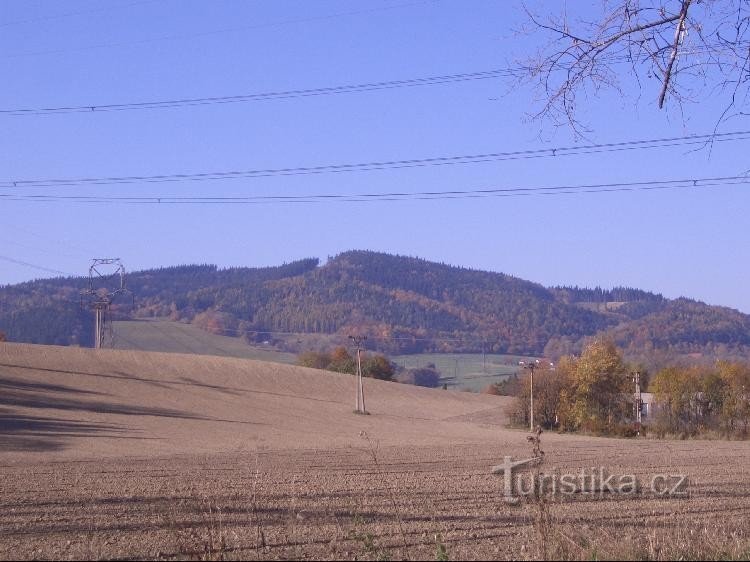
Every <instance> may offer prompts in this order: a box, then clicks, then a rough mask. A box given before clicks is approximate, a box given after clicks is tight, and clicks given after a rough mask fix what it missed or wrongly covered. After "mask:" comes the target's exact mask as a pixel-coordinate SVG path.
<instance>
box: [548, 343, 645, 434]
mask: <svg viewBox="0 0 750 562" xmlns="http://www.w3.org/2000/svg"><path fill="white" fill-rule="evenodd" d="M557 370H558V371H560V373H561V375H562V376H563V377H564V378H565V384H564V386H563V387H562V388H561V391H560V405H561V407H560V409H559V417H560V425H561V426H562V427H563V428H564V429H568V430H578V429H584V430H588V431H604V432H606V431H611V430H613V429H615V427H616V426H617V425H618V424H621V423H622V422H623V421H625V420H626V419H627V418H628V417H629V415H630V411H631V407H632V402H633V399H632V393H631V392H630V391H631V388H630V373H629V369H628V367H627V366H626V365H625V363H624V362H623V359H622V354H621V353H620V351H619V350H618V349H617V347H616V346H615V344H614V343H613V342H612V341H609V340H604V339H597V340H594V341H593V342H591V343H590V344H589V345H587V346H586V347H585V348H584V350H583V353H582V354H581V356H580V357H578V358H574V357H567V358H564V359H563V360H561V361H560V362H559V363H558V367H557Z"/></svg>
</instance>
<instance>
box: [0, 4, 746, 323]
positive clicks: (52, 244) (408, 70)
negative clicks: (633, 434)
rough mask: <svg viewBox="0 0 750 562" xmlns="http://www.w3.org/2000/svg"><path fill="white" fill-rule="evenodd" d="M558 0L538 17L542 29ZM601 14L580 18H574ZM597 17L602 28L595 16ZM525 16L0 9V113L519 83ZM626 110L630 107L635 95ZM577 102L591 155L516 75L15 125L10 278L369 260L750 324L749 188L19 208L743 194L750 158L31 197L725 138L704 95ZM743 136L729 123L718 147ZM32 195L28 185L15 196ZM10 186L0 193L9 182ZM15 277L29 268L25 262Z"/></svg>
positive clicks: (622, 161) (612, 158) (654, 155)
mask: <svg viewBox="0 0 750 562" xmlns="http://www.w3.org/2000/svg"><path fill="white" fill-rule="evenodd" d="M552 5H554V4H553V3H540V4H538V5H537V6H538V7H537V9H538V10H539V11H543V10H544V9H545V7H546V6H552ZM576 9H579V10H581V11H583V12H584V13H585V11H586V10H588V9H589V8H588V7H587V5H586V4H583V3H576ZM592 13H593V12H592ZM522 21H523V12H522V10H521V9H520V2H514V1H499V0H498V1H497V2H489V1H485V2H479V1H474V2H468V1H464V0H437V1H417V0H412V1H409V0H401V1H390V0H388V1H382V2H375V1H370V0H362V1H357V2H353V1H344V0H317V1H310V0H305V1H289V0H281V1H270V0H269V1H244V2H241V1H229V0H215V1H211V2H207V1H206V2H196V1H186V0H142V1H133V0H130V1H129V0H116V1H115V0H111V1H109V0H107V1H93V0H76V1H72V0H71V1H68V2H50V1H41V0H18V1H17V0H0V72H1V73H2V76H4V77H5V78H4V80H3V86H2V88H0V110H12V109H35V108H50V107H51V108H57V107H68V106H75V107H78V106H103V105H108V104H121V103H124V104H129V103H136V102H149V101H159V100H177V99H188V98H207V97H214V96H219V97H222V96H234V95H245V94H259V93H266V92H283V91H292V90H306V89H317V88H329V87H337V86H345V85H352V84H364V83H375V82H384V81H389V82H390V81H395V80H413V79H416V78H425V77H431V76H444V75H454V74H462V73H473V72H482V71H490V70H496V69H503V68H508V67H512V66H513V65H514V60H516V58H517V57H519V56H523V55H526V54H529V53H530V51H531V50H532V49H533V48H534V45H535V44H536V43H535V42H536V41H538V39H535V38H534V37H524V36H519V35H517V34H516V33H514V30H516V29H518V28H519V27H520V26H521V23H522ZM630 93H632V90H631V91H630ZM657 95H658V84H655V83H651V84H644V85H643V89H642V91H641V93H640V99H639V101H637V102H636V101H635V100H634V99H633V98H628V99H626V100H621V99H620V98H619V97H618V96H616V95H612V94H607V95H604V96H602V97H599V98H594V97H591V98H590V99H588V100H582V102H583V103H582V108H581V111H580V116H581V118H582V119H583V120H585V121H586V122H587V123H588V125H589V126H590V127H591V129H592V132H591V133H590V134H588V135H587V138H586V139H575V138H574V137H573V135H572V134H571V132H570V131H568V130H566V129H558V130H553V129H552V128H551V127H549V126H547V127H542V126H540V124H538V123H534V122H529V120H528V118H527V115H528V113H529V112H531V111H533V110H534V109H535V108H537V107H538V106H537V105H536V104H535V99H534V98H535V93H534V92H533V91H532V90H531V89H530V88H528V87H523V86H519V85H517V84H514V83H513V82H512V81H511V80H510V79H508V78H504V77H496V78H492V79H483V80H470V81H460V82H453V83H447V84H440V85H434V84H433V85H426V86H412V87H401V88H393V87H389V88H383V89H377V90H371V91H359V92H347V93H335V94H330V95H315V96H282V97H281V98H276V99H266V100H257V99H256V100H252V101H243V102H240V103H213V104H207V105H189V106H184V105H181V106H178V107H169V108H157V109H140V110H126V111H109V112H103V111H100V110H95V111H88V112H73V113H63V114H59V113H53V114H43V115H36V114H34V115H18V114H8V113H7V112H6V113H0V131H1V133H0V185H4V186H5V187H0V194H2V195H5V196H6V197H4V198H3V199H0V228H1V229H2V230H1V233H2V234H1V237H0V240H1V241H2V249H1V250H0V256H2V258H3V259H1V260H0V283H2V284H5V283H15V282H19V281H23V280H28V279H33V278H38V277H47V276H50V275H52V274H51V273H48V272H45V271H44V270H40V269H34V268H33V267H30V265H24V264H21V263H17V262H24V263H25V264H31V265H35V266H40V267H44V268H47V269H49V270H55V271H60V272H65V273H71V274H85V273H86V272H87V270H88V265H89V261H90V259H91V258H94V257H119V258H121V259H122V260H123V263H124V264H125V266H126V268H127V269H129V270H138V269H145V268H150V267H158V266H162V265H177V264H188V263H215V264H217V265H219V266H221V267H225V266H265V265H276V264H280V263H283V262H288V261H292V260H295V259H299V258H304V257H320V258H321V259H323V260H325V259H326V258H327V257H328V256H332V255H335V254H337V253H339V252H342V251H345V250H350V249H369V250H378V251H385V252H389V253H396V254H402V255H411V256H418V257H423V258H426V259H429V260H434V261H441V262H445V263H449V264H454V265H461V266H467V267H473V268H477V269H484V270H490V271H500V272H504V273H508V274H511V275H515V276H518V277H521V278H524V279H529V280H531V281H536V282H539V283H542V284H544V285H547V286H550V285H558V284H559V285H579V286H589V287H592V286H597V285H598V286H602V287H605V288H609V287H613V286H619V285H624V286H632V287H638V288H642V289H646V290H651V291H654V292H659V293H662V294H664V295H665V296H667V297H678V296H686V297H690V298H695V299H699V300H703V301H705V302H708V303H709V304H717V305H724V306H729V307H732V308H737V309H739V310H741V311H743V312H746V313H750V292H749V291H748V289H747V286H748V278H749V277H750V271H749V269H750V260H748V242H749V241H750V240H749V238H750V235H749V234H748V228H747V226H748V221H747V219H746V214H747V210H748V203H749V202H750V193H749V192H748V187H747V186H746V185H734V186H720V187H714V188H701V189H665V190H637V191H623V192H607V193H576V194H562V195H555V196H549V195H542V194H538V193H536V194H527V195H525V196H513V197H481V198H465V197H462V198H452V199H445V198H443V199H438V200H424V199H414V198H412V199H410V200H406V201H393V200H375V201H369V202H361V201H348V202H342V201H335V200H327V201H322V202H321V201H318V202H315V203H299V202H295V203H288V202H287V203H284V202H268V200H264V201H263V202H261V203H258V202H255V203H251V204H217V203H210V204H208V203H206V204H171V203H167V202H162V203H147V204H133V203H122V202H119V203H116V202H111V201H109V202H101V203H91V202H75V201H73V200H64V201H61V200H56V201H44V202H42V201H38V200H37V201H31V200H28V199H25V200H14V198H13V197H7V196H9V195H10V196H14V195H22V196H24V197H26V196H28V195H64V196H86V195H93V196H108V197H111V196H122V197H127V196H152V197H157V198H164V199H168V198H169V197H185V196H210V197H231V196H240V197H243V196H244V197H247V196H269V195H272V196H289V195H311V194H316V195H317V194H344V195H351V194H377V193H392V192H400V193H414V192H425V191H465V190H477V189H494V188H508V187H510V188H517V187H540V186H541V187H545V186H556V185H583V184H586V185H588V184H602V183H612V182H639V181H652V180H673V179H683V178H696V177H697V178H703V177H718V176H736V175H739V174H743V173H746V172H747V171H748V170H749V169H750V163H748V156H747V155H748V141H742V140H739V141H734V142H725V143H716V144H715V145H714V147H713V149H712V150H710V151H709V150H706V149H704V150H698V151H694V150H692V149H691V147H686V146H677V147H672V148H655V149H650V150H631V151H619V152H597V153H594V154H585V155H575V156H556V157H544V158H536V159H516V160H504V161H496V160H495V161H489V162H473V163H464V164H458V165H451V166H420V167H403V166H401V167H397V168H391V169H385V170H383V169H378V170H372V169H370V170H365V171H354V172H346V173H320V174H304V175H278V174H276V175H272V176H268V175H266V176H263V177H240V178H232V179H220V180H217V179H211V180H206V181H194V180H190V181H174V182H172V181H170V182H160V183H154V182H145V181H140V180H138V181H132V182H129V183H121V184H116V183H115V184H112V183H104V184H102V182H98V183H97V184H95V185H82V184H81V183H80V182H78V183H75V182H74V183H73V185H62V186H53V187H39V186H37V187H29V186H28V184H24V183H23V182H24V181H27V180H44V179H50V178H52V179H80V178H111V177H125V176H156V175H174V174H201V173H206V172H226V171H246V170H259V169H286V168H299V167H314V166H321V165H338V164H352V163H363V162H365V163H366V162H383V161H391V160H410V159H422V158H433V157H443V156H456V155H472V154H487V153H498V152H510V151H521V150H538V149H545V148H556V147H567V146H573V145H576V144H579V145H580V144H592V143H593V144H600V143H611V142H622V141H630V140H640V139H655V138H664V137H680V136H684V135H691V134H706V133H710V132H711V131H712V130H713V128H714V125H715V122H716V118H717V115H718V113H719V112H720V111H721V106H720V105H719V104H718V102H717V101H716V100H714V99H712V98H711V97H709V98H708V99H703V100H701V101H700V102H698V103H695V104H691V105H688V106H686V107H685V112H684V113H681V112H680V111H678V110H677V109H675V108H672V109H670V110H667V111H660V110H658V109H657V108H656V98H657ZM743 129H750V121H748V120H747V118H745V119H744V120H742V119H740V120H735V121H729V122H727V123H725V124H723V125H722V127H721V128H720V130H721V131H725V132H731V131H741V130H743ZM14 181H20V182H21V183H20V184H17V185H18V186H17V187H13V186H12V184H9V183H8V182H14ZM3 182H5V183H3ZM11 260H15V262H14V261H11Z"/></svg>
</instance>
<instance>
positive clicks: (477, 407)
mask: <svg viewBox="0 0 750 562" xmlns="http://www.w3.org/2000/svg"><path fill="white" fill-rule="evenodd" d="M353 383H354V378H353V377H351V376H350V375H341V374H336V373H328V372H323V371H316V370H311V369H304V368H297V367H290V366H286V365H279V364H272V363H263V362H256V361H250V360H243V359H231V358H219V357H207V356H195V355H189V356H188V355H178V354H163V353H146V352H132V351H116V350H100V351H94V350H87V349H74V348H60V347H51V346H32V345H22V344H0V558H2V559H13V558H23V559H33V558H36V559H51V558H63V559H67V558H76V559H77V558H87V559H91V558H118V559H140V558H215V559H221V558H232V559H246V558H250V559H255V558H261V559H273V558H316V559H317V558H329V559H336V558H347V559H355V558H357V559H367V558H370V559H387V558H391V559H397V558H410V559H418V558H426V559H435V558H444V557H445V556H447V557H450V558H451V559H460V558H470V559H480V558H497V557H499V558H530V557H534V556H539V555H540V554H541V551H542V549H543V548H544V547H546V548H547V549H548V550H547V554H548V555H553V556H561V557H568V558H591V557H592V556H594V557H597V558H602V557H604V558H616V557H619V556H625V557H640V558H667V559H668V558H675V557H680V556H683V557H686V556H687V557H691V556H692V557H696V556H706V555H713V556H714V557H742V556H744V557H747V556H748V554H750V546H749V545H750V542H748V532H749V531H750V523H748V521H747V520H748V514H750V501H749V497H750V490H749V489H748V482H749V481H750V479H749V477H750V468H748V467H749V463H748V461H749V460H750V444H748V443H747V442H725V441H656V440H649V439H633V440H624V439H604V438H594V437H584V436H570V435H558V434H553V433H545V434H544V435H543V436H542V440H543V442H542V448H543V449H544V450H545V453H546V455H545V460H544V463H543V465H542V467H541V470H542V471H543V472H545V473H547V474H557V475H562V474H573V475H578V474H580V473H581V471H582V470H583V471H584V475H586V474H588V475H589V476H590V475H591V474H592V473H595V472H598V470H599V467H603V468H604V469H605V470H606V471H607V473H608V474H611V475H615V483H616V482H617V478H619V477H620V476H622V475H631V474H632V475H633V476H634V477H635V478H637V480H638V481H639V483H640V484H641V490H640V491H639V492H638V493H633V494H620V493H616V492H614V493H613V492H607V491H606V490H605V489H603V488H602V487H601V486H594V489H595V490H599V491H594V492H591V491H590V490H591V487H590V486H589V487H588V490H589V492H590V493H585V490H580V489H579V490H578V491H577V493H575V494H571V495H557V496H555V497H550V498H549V499H548V503H546V504H541V505H540V503H539V502H533V501H532V502H524V501H522V502H521V503H520V504H519V505H515V506H514V505H510V504H509V503H507V502H505V501H504V500H503V483H504V480H503V477H502V476H498V475H493V474H492V473H491V467H492V466H493V465H497V464H500V463H501V462H502V461H503V458H504V457H505V456H512V457H513V458H514V459H521V458H528V457H529V456H530V448H529V445H528V443H527V441H526V435H527V434H526V433H525V432H523V431H518V430H510V429H507V428H506V427H505V423H506V420H505V416H504V409H505V407H506V406H507V405H508V399H505V398H502V397H496V396H486V395H475V394H469V393H460V392H452V391H443V390H430V389H422V388H416V387H410V386H406V385H400V384H397V383H386V382H381V381H374V380H366V381H365V385H366V386H365V393H366V398H367V409H368V410H369V412H370V415H368V416H362V415H355V414H354V413H353V409H354V384H353ZM660 474H664V475H667V476H669V475H678V474H686V475H688V486H687V488H686V489H685V491H686V492H687V493H686V494H681V495H679V496H668V495H664V496H663V495H660V494H658V493H656V492H655V491H654V490H652V487H651V481H652V479H653V478H654V476H657V475H660ZM669 481H670V482H674V481H676V480H674V479H672V480H669ZM657 482H658V483H661V481H659V480H657ZM584 487H586V486H584ZM579 488H580V486H579ZM662 489H663V486H659V490H658V491H661V490H662ZM545 505H546V506H547V509H548V511H549V513H550V516H551V517H550V519H549V522H548V523H547V524H544V521H546V519H545V518H544V517H542V518H541V521H542V522H541V523H540V522H539V518H540V514H542V515H543V514H544V513H545V507H544V506H545Z"/></svg>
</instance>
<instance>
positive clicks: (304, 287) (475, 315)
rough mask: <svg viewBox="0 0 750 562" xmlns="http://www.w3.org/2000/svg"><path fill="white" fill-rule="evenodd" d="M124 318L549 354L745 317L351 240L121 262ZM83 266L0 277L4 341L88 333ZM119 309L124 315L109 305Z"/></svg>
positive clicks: (740, 321) (722, 339)
mask: <svg viewBox="0 0 750 562" xmlns="http://www.w3.org/2000/svg"><path fill="white" fill-rule="evenodd" d="M127 285H128V287H129V288H130V290H131V291H133V293H134V294H135V307H134V309H133V310H132V312H130V314H131V315H132V316H133V317H136V318H150V317H159V318H165V317H168V318H170V319H172V320H174V321H182V322H190V323H193V324H195V325H197V326H199V327H201V328H203V329H205V330H208V331H212V332H215V333H222V334H229V335H239V336H243V337H245V338H246V339H247V340H248V341H251V342H252V341H266V340H272V339H274V333H308V334H309V333H317V334H348V333H351V332H358V333H364V334H368V335H369V337H370V341H369V342H368V346H369V347H376V348H379V349H380V350H382V351H387V352H391V353H396V352H400V353H418V352H422V351H444V352H465V353H469V352H482V351H486V352H493V353H514V354H528V355H541V354H546V355H549V356H555V355H560V354H563V353H569V352H575V351H578V350H580V348H581V346H582V345H583V343H584V342H585V340H586V338H589V337H592V336H594V335H597V334H607V335H608V336H610V337H612V338H614V339H615V341H616V342H617V343H618V344H619V345H621V346H622V347H624V348H626V349H627V350H628V351H629V352H630V353H632V354H635V355H638V354H641V353H646V352H650V351H653V350H654V349H660V350H669V351H674V352H676V353H703V354H708V355H711V356H726V355H743V356H750V353H748V350H750V316H748V315H745V314H741V313H740V312H738V311H736V310H732V309H728V308H723V307H715V306H709V305H706V304H704V303H700V302H697V301H691V300H688V299H676V300H669V299H665V298H664V297H662V296H661V295H657V294H653V293H649V292H646V291H642V290H639V289H632V288H614V289H611V290H604V289H600V288H595V289H581V288H577V287H554V288H546V287H543V286H542V285H539V284H536V283H532V282H530V281H524V280H522V279H518V278H516V277H511V276H509V275H505V274H503V273H491V272H486V271H476V270H471V269H466V268H461V267H454V266H449V265H445V264H439V263H433V262H429V261H426V260H423V259H418V258H412V257H404V256H394V255H389V254H384V253H377V252H369V251H351V252H345V253H342V254H340V255H338V256H336V257H333V258H331V259H329V261H328V262H327V263H326V264H325V265H320V263H319V261H318V260H317V259H305V260H301V261H296V262H292V263H289V264H284V265H281V266H278V267H267V268H230V269H218V268H217V267H216V266H212V265H188V266H178V267H165V268H161V269H152V270H146V271H139V272H135V273H130V274H128V276H127ZM84 287H85V280H84V279H83V278H58V279H46V280H40V281H33V282H29V283H22V284H19V285H11V286H5V287H0V331H4V332H6V334H7V336H8V339H9V340H11V341H25V342H30V343H55V344H63V345H65V344H80V345H91V331H92V330H91V316H92V315H91V314H90V313H89V312H87V311H84V310H81V307H80V305H79V301H78V295H79V292H80V290H81V289H83V288H84ZM119 314H120V315H123V314H124V309H123V308H120V310H119Z"/></svg>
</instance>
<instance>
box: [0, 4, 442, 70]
mask: <svg viewBox="0 0 750 562" xmlns="http://www.w3.org/2000/svg"><path fill="white" fill-rule="evenodd" d="M437 1H438V0H419V1H416V2H408V3H402V4H391V5H385V6H378V7H376V8H367V9H362V10H352V11H349V12H338V13H335V14H327V15H322V16H310V17H305V18H294V19H288V20H281V21H276V22H268V23H260V24H253V25H242V26H236V27H227V28H223V29H214V30H211V31H201V32H198V33H185V34H181V35H164V36H161V37H152V38H150V39H139V40H135V41H120V42H115V43H100V44H98V45H86V46H83V47H75V48H72V49H53V50H48V51H32V52H26V53H16V54H10V55H3V56H0V59H2V58H21V57H33V56H42V55H58V54H63V53H70V52H81V51H90V50H93V49H111V48H116V47H125V46H128V45H145V44H150V43H158V42H161V41H180V40H184V39H193V38H195V37H206V36H210V35H218V34H222V33H232V32H236V31H247V30H250V29H261V28H264V27H279V26H282V25H289V24H295V23H306V22H310V21H319V20H327V19H334V18H340V17H346V16H355V15H361V14H368V13H372V12H378V11H383V10H394V9H399V8H408V7H411V6H417V5H420V4H430V3H435V2H437Z"/></svg>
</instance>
